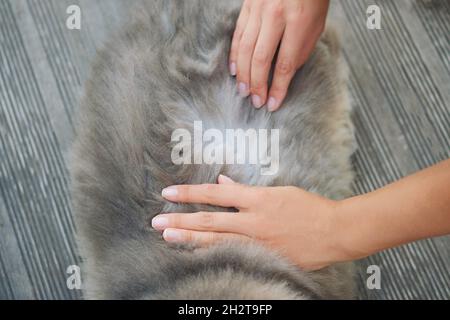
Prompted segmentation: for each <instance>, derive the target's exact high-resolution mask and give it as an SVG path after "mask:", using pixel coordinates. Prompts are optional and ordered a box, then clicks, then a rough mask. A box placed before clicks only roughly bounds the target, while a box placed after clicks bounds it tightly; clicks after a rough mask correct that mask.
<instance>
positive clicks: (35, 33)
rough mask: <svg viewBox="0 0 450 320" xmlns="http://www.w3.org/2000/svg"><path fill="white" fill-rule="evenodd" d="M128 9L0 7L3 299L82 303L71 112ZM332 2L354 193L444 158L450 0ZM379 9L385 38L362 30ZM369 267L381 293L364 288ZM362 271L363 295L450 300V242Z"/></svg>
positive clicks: (61, 2)
mask: <svg viewBox="0 0 450 320" xmlns="http://www.w3.org/2000/svg"><path fill="white" fill-rule="evenodd" d="M187 1H188V0H187ZM130 2H131V1H128V0H127V1H119V0H101V1H93V0H30V1H25V0H1V1H0V298H3V299H19V298H21V299H73V298H80V297H81V293H80V291H77V290H69V289H68V288H67V286H66V278H67V274H66V269H67V267H68V266H69V265H74V264H78V263H79V258H78V256H77V252H76V245H75V241H74V224H73V221H72V216H71V204H70V195H69V190H68V179H69V178H68V170H67V160H68V152H69V149H70V144H71V139H72V137H73V131H74V128H73V114H74V110H75V109H76V107H77V103H78V100H79V97H80V92H81V88H82V84H83V81H84V80H85V78H86V74H87V71H88V67H89V63H90V61H91V59H92V57H93V55H94V53H95V50H96V48H97V47H98V46H99V45H101V43H102V41H103V40H104V39H105V37H106V36H107V34H108V32H110V31H111V30H113V28H114V27H116V26H117V25H118V24H119V23H120V21H121V19H123V18H125V17H126V11H127V9H128V8H129V7H130V6H131V5H130ZM332 3H333V5H332V10H331V14H330V20H331V19H333V20H335V21H337V22H338V25H339V28H340V29H341V34H342V43H343V47H344V49H343V50H344V54H345V58H346V61H347V63H348V65H349V70H350V90H351V94H352V97H353V103H354V106H355V112H354V122H355V125H356V129H357V140H358V144H359V150H358V152H357V153H356V156H355V157H354V164H355V170H356V171H357V175H358V177H357V182H356V183H355V187H354V191H355V194H360V193H365V192H368V191H371V190H374V189H376V188H379V187H381V186H383V185H385V184H387V183H389V182H392V181H395V180H397V179H399V178H401V177H403V176H405V175H407V174H410V173H412V172H415V171H417V170H419V169H421V168H425V167H427V166H430V165H432V164H434V163H436V162H438V161H440V160H443V159H446V158H449V157H450V103H449V101H450V59H449V58H450V57H449V55H450V47H449V46H450V1H447V0H442V1H425V0H424V1H415V0H411V1H406V0H403V1H402V0H397V1H376V0H364V1H361V0H340V1H333V2H332ZM373 3H376V4H378V5H379V6H380V8H381V19H382V20H381V27H382V28H381V30H368V29H367V28H366V13H365V12H366V8H367V6H368V5H369V4H373ZM70 4H78V5H79V6H80V7H81V10H82V25H81V26H82V29H81V30H80V31H78V30H68V29H67V28H66V25H65V20H66V17H67V15H66V8H67V7H68V6H69V5H70ZM399 201H402V199H399ZM361 214H364V212H361ZM382 235H383V230H380V236H382ZM371 264H376V265H378V266H379V267H380V268H381V289H380V290H368V289H367V287H366V285H365V284H366V279H367V277H368V275H367V273H366V268H367V266H368V265H371ZM360 269H361V271H360V273H359V277H358V282H359V285H360V297H361V298H369V299H380V298H381V299H417V298H423V299H449V298H450V238H449V237H442V238H437V239H430V240H424V241H420V242H417V243H414V244H409V245H405V246H402V247H400V248H396V249H393V250H388V251H386V252H383V253H381V254H379V255H376V256H373V257H370V258H369V259H365V260H363V261H361V263H360Z"/></svg>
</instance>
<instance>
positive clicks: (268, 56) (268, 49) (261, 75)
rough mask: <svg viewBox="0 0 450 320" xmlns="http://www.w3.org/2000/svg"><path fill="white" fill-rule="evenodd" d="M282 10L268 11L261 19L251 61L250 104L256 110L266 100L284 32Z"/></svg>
mask: <svg viewBox="0 0 450 320" xmlns="http://www.w3.org/2000/svg"><path fill="white" fill-rule="evenodd" d="M282 14H283V10H282V8H281V9H279V8H277V7H275V8H274V9H273V10H268V11H267V13H266V14H265V16H264V17H263V19H262V21H263V23H262V26H261V30H260V33H259V37H258V40H257V42H256V46H255V50H254V52H253V57H252V60H251V73H250V83H251V84H250V92H251V94H252V103H253V106H255V107H256V108H260V107H262V106H263V105H264V104H265V103H266V100H267V83H268V80H269V72H270V69H271V66H272V60H273V58H274V56H275V52H276V50H277V47H278V44H279V43H280V40H281V37H282V36H283V31H284V27H285V25H284V20H283V19H281V16H282Z"/></svg>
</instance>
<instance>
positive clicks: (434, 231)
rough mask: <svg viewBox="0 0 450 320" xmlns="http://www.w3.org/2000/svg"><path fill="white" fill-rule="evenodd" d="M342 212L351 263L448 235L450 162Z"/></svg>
mask: <svg viewBox="0 0 450 320" xmlns="http://www.w3.org/2000/svg"><path fill="white" fill-rule="evenodd" d="M338 208H339V209H338V212H339V216H340V220H341V223H340V226H342V229H343V230H340V231H339V233H340V234H341V235H340V240H339V241H340V243H341V245H342V246H343V248H344V249H345V251H346V253H347V254H349V255H351V256H352V257H351V258H352V259H357V258H362V257H365V256H368V255H370V254H373V253H376V252H378V251H381V250H383V249H387V248H391V247H394V246H398V245H401V244H404V243H407V242H411V241H415V240H419V239H423V238H428V237H434V236H440V235H445V234H450V159H449V160H446V161H443V162H441V163H439V164H437V165H435V166H433V167H430V168H428V169H425V170H423V171H420V172H418V173H416V174H413V175H411V176H408V177H406V178H404V179H402V180H399V181H397V182H395V183H392V184H390V185H387V186H385V187H383V188H381V189H378V190H376V191H374V192H371V193H367V194H364V195H360V196H356V197H353V198H349V199H346V200H344V201H342V202H341V203H340V204H339V205H338Z"/></svg>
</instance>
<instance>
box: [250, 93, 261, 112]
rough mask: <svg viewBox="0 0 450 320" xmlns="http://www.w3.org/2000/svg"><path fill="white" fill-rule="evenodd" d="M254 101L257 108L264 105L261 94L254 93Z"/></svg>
mask: <svg viewBox="0 0 450 320" xmlns="http://www.w3.org/2000/svg"><path fill="white" fill-rule="evenodd" d="M252 103H253V106H254V107H255V108H257V109H259V108H261V107H262V102H261V98H260V96H258V95H256V94H254V95H252Z"/></svg>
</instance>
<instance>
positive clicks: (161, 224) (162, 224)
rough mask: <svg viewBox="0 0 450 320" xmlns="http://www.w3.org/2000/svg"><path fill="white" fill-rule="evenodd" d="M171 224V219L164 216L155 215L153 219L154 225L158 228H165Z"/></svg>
mask: <svg viewBox="0 0 450 320" xmlns="http://www.w3.org/2000/svg"><path fill="white" fill-rule="evenodd" d="M168 226H169V219H167V218H164V217H154V218H153V220H152V227H153V228H154V229H156V230H164V229H165V228H167V227H168Z"/></svg>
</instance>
